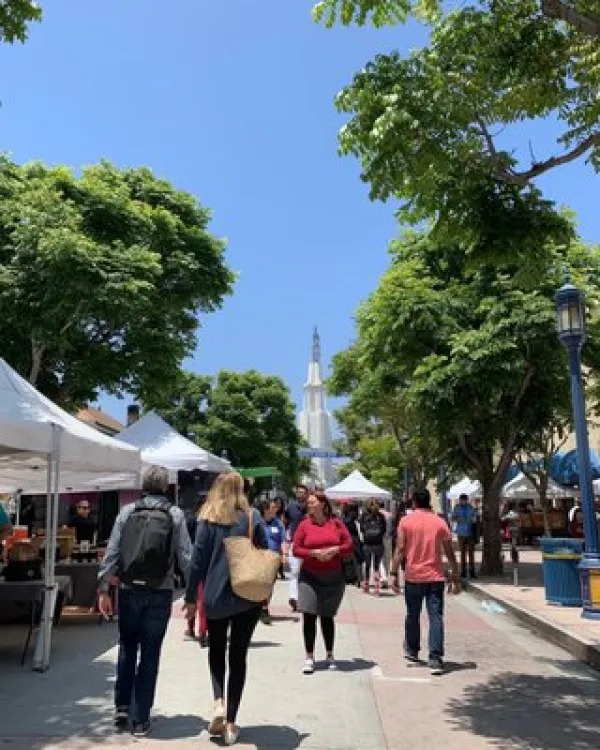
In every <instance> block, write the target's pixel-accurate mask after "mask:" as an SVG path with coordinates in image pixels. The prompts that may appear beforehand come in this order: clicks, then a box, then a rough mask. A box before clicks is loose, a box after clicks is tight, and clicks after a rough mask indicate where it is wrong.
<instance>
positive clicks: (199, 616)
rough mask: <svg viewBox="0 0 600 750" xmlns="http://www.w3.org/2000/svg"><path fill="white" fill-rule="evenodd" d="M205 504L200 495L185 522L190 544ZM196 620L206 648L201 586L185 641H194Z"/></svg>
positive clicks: (204, 498)
mask: <svg viewBox="0 0 600 750" xmlns="http://www.w3.org/2000/svg"><path fill="white" fill-rule="evenodd" d="M205 502H206V495H204V494H203V495H201V496H200V497H199V498H198V502H197V503H196V507H195V509H194V511H193V512H192V514H191V517H190V519H189V520H188V522H187V530H188V534H189V535H190V539H191V540H192V544H193V543H194V540H195V539H196V531H197V529H198V520H199V516H200V511H201V510H202V506H203V505H204V503H205ZM196 620H198V640H199V642H200V646H201V647H202V648H207V647H208V621H207V619H206V611H205V609H204V586H203V584H201V583H200V584H199V585H198V599H197V601H196V616H195V617H192V618H191V619H188V620H187V629H186V632H185V636H184V638H185V639H186V640H190V641H195V640H196V629H195V625H196Z"/></svg>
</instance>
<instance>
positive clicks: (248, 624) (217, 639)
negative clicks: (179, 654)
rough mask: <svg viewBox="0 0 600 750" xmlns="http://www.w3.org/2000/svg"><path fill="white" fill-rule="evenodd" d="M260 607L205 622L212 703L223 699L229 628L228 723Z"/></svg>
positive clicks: (237, 702)
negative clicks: (208, 639) (212, 695)
mask: <svg viewBox="0 0 600 750" xmlns="http://www.w3.org/2000/svg"><path fill="white" fill-rule="evenodd" d="M259 615H260V607H253V608H252V609H250V610H248V611H247V612H241V613H240V614H239V615H233V616H232V617H225V618H223V619H222V620H210V619H209V620H208V635H209V638H210V645H209V649H208V664H209V666H210V677H211V680H212V686H213V694H214V697H215V700H222V699H223V698H224V696H225V657H226V653H227V636H228V634H229V627H230V626H231V637H230V643H229V679H228V681H227V721H228V722H231V723H233V722H235V718H236V716H237V712H238V708H239V707H240V701H241V700H242V693H243V691H244V684H245V682H246V658H247V656H248V647H249V646H250V641H251V640H252V634H253V633H254V628H255V627H256V624H257V622H258V618H259Z"/></svg>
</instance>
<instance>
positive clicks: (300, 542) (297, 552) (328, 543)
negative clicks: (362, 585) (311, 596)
mask: <svg viewBox="0 0 600 750" xmlns="http://www.w3.org/2000/svg"><path fill="white" fill-rule="evenodd" d="M326 547H339V548H340V554H339V555H336V556H335V557H333V558H332V559H331V560H326V561H322V560H317V559H315V558H314V557H312V553H313V551H314V550H316V549H324V548H326ZM352 547H353V545H352V537H351V536H350V534H349V533H348V529H347V528H346V527H345V526H344V524H343V523H342V521H340V520H339V519H338V518H330V519H328V520H327V521H325V523H324V524H322V525H320V524H318V523H316V522H315V521H314V520H313V519H312V518H311V517H310V516H308V517H307V518H305V519H304V521H302V522H301V524H300V525H299V526H298V528H297V529H296V533H295V534H294V542H293V548H294V556H295V557H298V558H300V559H301V560H302V561H303V562H302V567H303V569H304V570H306V571H307V572H308V573H313V574H317V575H318V574H319V573H320V572H322V571H325V570H337V569H339V568H340V567H341V565H342V557H346V556H347V555H349V554H351V552H352Z"/></svg>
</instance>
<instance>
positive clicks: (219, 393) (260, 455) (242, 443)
mask: <svg viewBox="0 0 600 750" xmlns="http://www.w3.org/2000/svg"><path fill="white" fill-rule="evenodd" d="M145 405H146V406H147V407H150V408H155V409H157V411H159V412H160V414H161V415H162V416H163V417H164V419H166V420H167V421H168V422H169V423H170V424H172V425H173V426H174V427H175V428H176V429H177V430H179V431H180V432H181V433H182V434H184V435H188V434H190V433H192V434H194V435H195V437H196V438H197V439H198V441H199V443H200V444H201V445H202V446H203V447H205V448H208V449H209V450H211V451H212V452H214V453H215V454H217V455H220V454H221V452H222V451H223V450H226V451H227V452H228V454H229V458H230V460H231V461H232V462H233V463H234V465H235V466H238V467H246V468H247V467H252V466H277V468H278V469H279V471H280V472H281V474H282V477H283V480H284V482H285V483H286V485H287V486H288V487H292V486H293V484H294V483H295V482H297V481H298V478H299V477H298V473H299V470H300V461H299V459H298V448H299V446H300V435H299V433H298V430H297V429H296V414H295V407H294V404H293V402H292V400H291V396H290V392H289V390H288V388H287V386H286V385H285V383H284V382H283V381H282V380H281V379H280V378H278V377H275V376H272V375H263V374H261V373H259V372H256V371H255V370H249V371H247V372H231V371H227V370H223V371H221V372H220V373H219V374H218V375H217V377H216V379H215V378H211V377H208V376H204V375H197V374H194V373H190V372H182V373H180V374H179V375H178V377H177V381H176V383H175V386H174V387H173V388H171V389H165V390H164V391H163V392H162V393H161V394H159V395H157V396H155V397H153V398H150V399H148V400H146V401H145Z"/></svg>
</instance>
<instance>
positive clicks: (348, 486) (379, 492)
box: [325, 470, 392, 500]
mask: <svg viewBox="0 0 600 750" xmlns="http://www.w3.org/2000/svg"><path fill="white" fill-rule="evenodd" d="M325 494H326V495H327V497H328V498H330V499H331V500H347V499H350V500H368V499H370V498H373V499H375V500H391V498H392V493H391V492H388V491H387V490H384V489H382V488H381V487H378V486H377V485H376V484H373V482H371V481H369V480H368V479H367V478H366V477H365V476H363V475H362V474H361V473H360V471H358V470H355V471H353V472H352V473H351V474H348V476H347V477H346V478H345V479H342V481H341V482H338V484H336V485H334V486H333V487H328V488H327V489H326V490H325Z"/></svg>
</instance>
